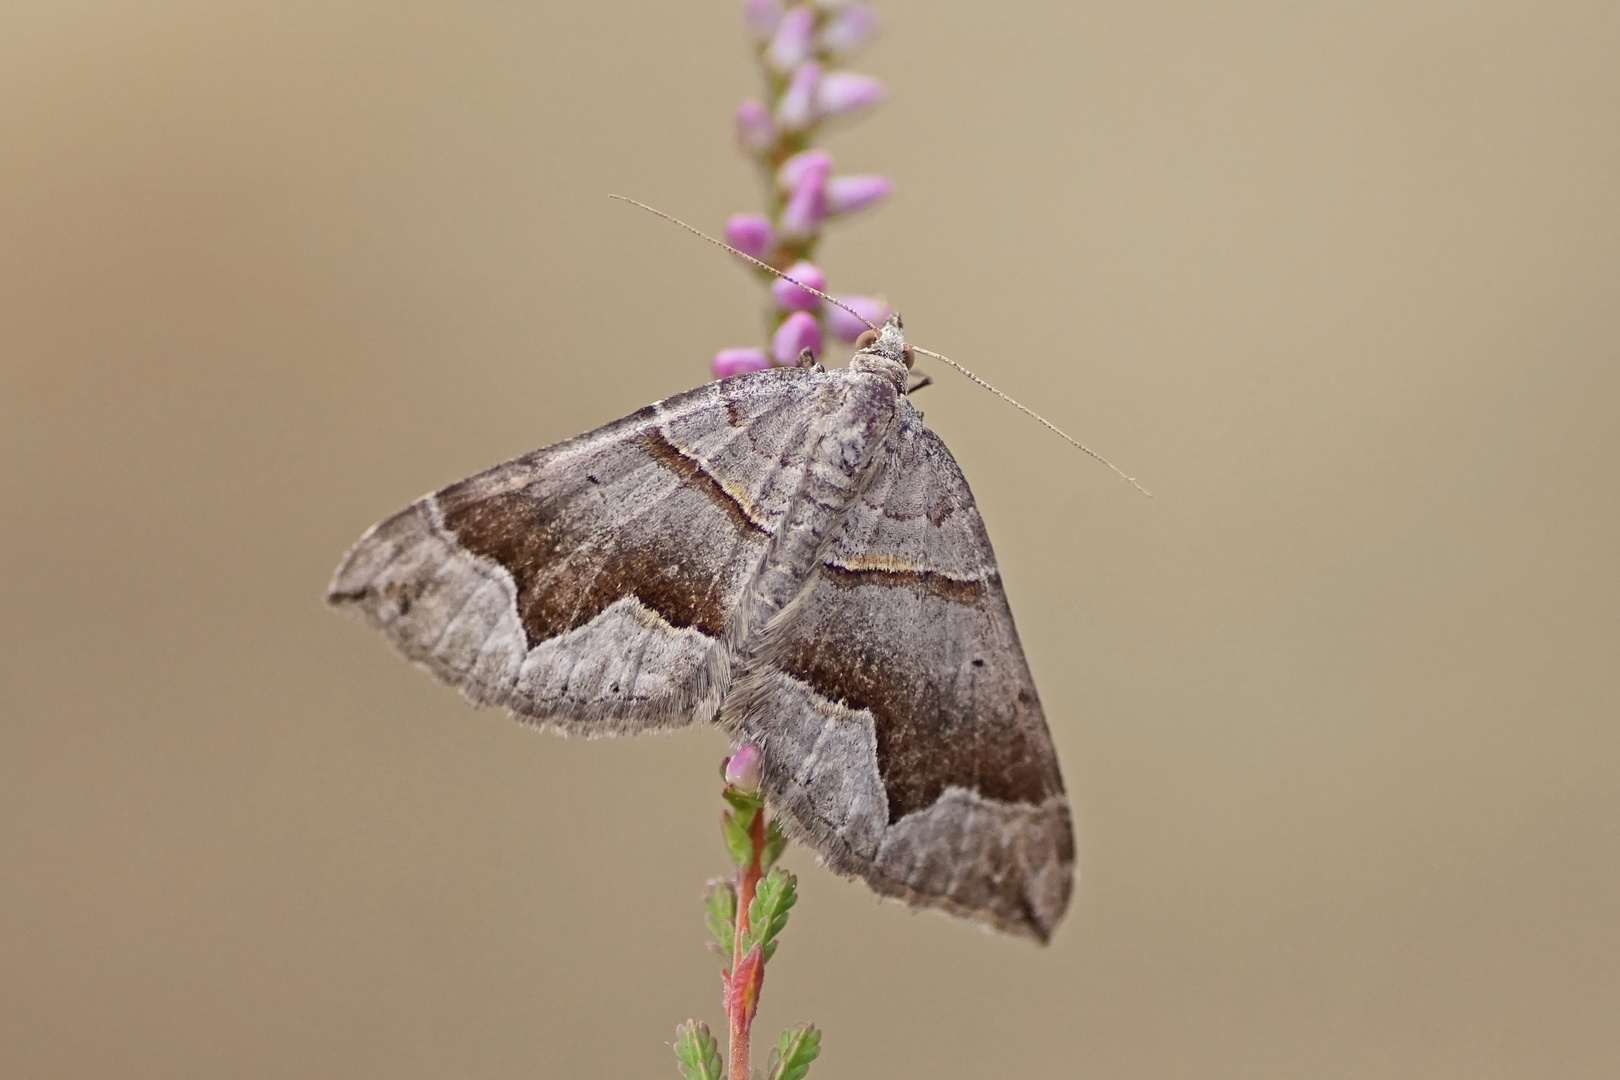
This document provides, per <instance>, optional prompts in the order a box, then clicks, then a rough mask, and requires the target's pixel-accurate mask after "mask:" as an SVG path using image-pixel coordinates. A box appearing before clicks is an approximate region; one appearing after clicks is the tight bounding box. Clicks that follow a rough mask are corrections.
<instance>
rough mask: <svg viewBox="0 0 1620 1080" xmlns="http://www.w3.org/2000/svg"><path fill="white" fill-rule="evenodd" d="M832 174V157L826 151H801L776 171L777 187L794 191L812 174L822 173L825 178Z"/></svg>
mask: <svg viewBox="0 0 1620 1080" xmlns="http://www.w3.org/2000/svg"><path fill="white" fill-rule="evenodd" d="M830 172H832V155H831V154H829V153H827V151H825V150H801V151H800V152H799V153H797V154H794V155H793V156H792V157H790V158H788V159H787V160H786V161H784V162H782V166H781V168H779V169H777V170H776V186H777V187H779V188H781V189H782V190H783V191H793V190H795V189H796V188H798V186H799V185H800V184H802V183H804V178H805V177H807V176H809V175H810V174H811V173H820V174H821V175H822V176H823V177H825V176H826V175H827V174H828V173H830Z"/></svg>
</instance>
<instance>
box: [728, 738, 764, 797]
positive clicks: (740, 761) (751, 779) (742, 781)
mask: <svg viewBox="0 0 1620 1080" xmlns="http://www.w3.org/2000/svg"><path fill="white" fill-rule="evenodd" d="M761 765H762V763H761V761H760V754H759V747H757V746H755V745H754V744H753V743H743V744H742V745H741V746H739V747H737V752H736V753H735V754H732V755H731V757H729V758H727V759H726V783H728V784H730V785H731V786H732V787H734V788H741V789H742V790H743V791H746V792H748V793H749V794H750V795H752V794H753V793H754V792H756V791H758V790H759V781H760V775H761V773H762V771H763V770H762V767H761Z"/></svg>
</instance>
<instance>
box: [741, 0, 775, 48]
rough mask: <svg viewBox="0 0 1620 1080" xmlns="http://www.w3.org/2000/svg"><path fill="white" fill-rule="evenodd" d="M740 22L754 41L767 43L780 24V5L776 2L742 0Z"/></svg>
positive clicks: (773, 0) (770, 0) (769, 0)
mask: <svg viewBox="0 0 1620 1080" xmlns="http://www.w3.org/2000/svg"><path fill="white" fill-rule="evenodd" d="M742 21H743V26H745V27H747V29H748V34H749V36H750V37H752V38H753V39H754V40H755V41H760V42H763V41H768V40H769V39H770V36H771V35H772V34H774V33H775V32H776V28H777V26H778V25H780V24H781V22H782V5H781V4H779V3H777V0H743V6H742Z"/></svg>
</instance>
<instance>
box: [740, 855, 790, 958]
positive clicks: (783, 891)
mask: <svg viewBox="0 0 1620 1080" xmlns="http://www.w3.org/2000/svg"><path fill="white" fill-rule="evenodd" d="M798 886H799V880H798V878H796V877H794V876H793V875H792V874H790V873H788V872H787V871H786V870H783V869H781V868H780V867H778V868H777V869H775V870H772V871H771V872H770V873H769V874H766V875H765V877H764V879H763V880H761V881H760V883H759V886H758V888H757V889H756V890H755V892H754V902H753V903H751V904H749V905H748V940H747V942H746V943H745V944H746V945H747V946H748V947H750V948H752V947H753V946H754V945H756V944H757V945H758V946H759V947H760V952H761V953H762V954H763V956H764V959H766V960H769V959H770V958H771V956H772V954H774V953H775V952H776V935H778V934H780V933H781V932H782V929H783V927H785V926H787V921H788V911H789V910H790V909H791V908H792V907H793V905H794V904H796V903H798V902H799V889H798Z"/></svg>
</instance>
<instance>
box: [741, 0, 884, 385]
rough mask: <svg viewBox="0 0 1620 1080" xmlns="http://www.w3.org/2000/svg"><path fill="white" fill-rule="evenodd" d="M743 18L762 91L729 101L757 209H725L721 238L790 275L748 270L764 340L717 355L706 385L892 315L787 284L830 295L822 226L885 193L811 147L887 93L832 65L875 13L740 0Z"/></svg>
mask: <svg viewBox="0 0 1620 1080" xmlns="http://www.w3.org/2000/svg"><path fill="white" fill-rule="evenodd" d="M742 17H743V25H744V26H745V28H746V29H747V31H748V33H749V35H750V37H751V38H752V40H753V44H754V48H755V54H756V57H757V59H758V62H759V67H760V71H761V73H762V75H763V76H764V85H765V93H764V95H763V100H761V99H756V98H750V99H749V100H747V101H744V102H743V103H742V104H740V105H738V106H737V113H736V128H737V145H738V146H739V147H740V148H741V150H742V152H743V153H744V154H746V155H747V156H748V157H749V158H750V159H751V160H753V161H754V163H755V164H756V165H757V166H758V167H759V171H760V176H761V178H762V180H763V181H764V186H765V211H764V213H744V214H733V215H732V216H731V218H730V219H729V220H727V222H726V228H725V238H726V242H727V243H729V244H730V245H731V246H732V247H734V248H736V249H737V250H738V251H741V252H744V253H745V254H748V255H751V256H753V257H754V258H756V259H759V260H760V261H761V262H764V263H767V264H769V265H770V266H771V267H773V268H775V269H776V270H778V271H780V272H781V273H783V274H785V275H787V277H788V278H791V279H793V280H792V281H788V280H783V279H782V278H778V277H775V276H774V275H772V274H771V273H770V271H768V270H764V269H761V268H759V267H755V268H753V272H754V273H755V274H756V275H757V276H758V278H759V280H760V282H761V284H763V285H764V286H765V287H766V288H767V289H768V290H769V293H770V298H771V299H770V305H769V313H768V315H767V325H766V330H767V333H766V337H767V339H768V344H767V345H766V346H765V347H763V348H760V347H754V346H747V347H737V348H729V349H721V350H720V351H719V352H718V353H716V354H715V357H714V376H715V378H724V377H725V376H727V375H736V374H739V373H741V372H744V371H758V370H760V369H762V368H767V367H773V366H779V365H791V364H794V363H797V362H798V358H799V354H800V353H801V352H802V351H803V350H805V349H809V350H810V352H811V353H812V354H820V352H821V349H822V343H823V342H824V341H825V340H827V339H828V338H836V339H838V340H841V341H845V342H854V341H855V339H856V338H857V337H859V336H860V334H861V332H862V331H864V330H866V329H867V328H868V327H869V326H871V325H873V324H878V325H881V324H882V322H883V320H884V319H887V318H888V317H889V305H888V304H887V302H885V301H884V300H883V299H882V298H880V297H875V296H861V295H852V294H841V293H831V295H833V296H834V297H835V298H836V299H838V300H839V301H841V302H842V303H844V304H846V305H848V307H849V308H851V309H853V312H854V313H852V312H851V311H848V310H844V309H843V308H839V307H836V306H834V305H832V304H828V303H825V302H824V301H823V300H822V299H821V298H820V297H818V296H816V295H814V294H813V293H810V292H807V291H806V290H804V289H801V288H799V287H798V285H795V284H794V282H795V281H796V282H799V283H802V284H804V285H808V286H810V287H811V288H812V289H816V290H818V291H821V292H830V290H829V289H828V287H827V276H826V274H825V273H823V272H822V270H821V268H820V267H819V266H817V265H816V263H815V261H814V259H815V253H816V247H817V245H818V244H819V243H820V241H821V235H822V230H823V228H824V227H825V226H826V225H827V224H828V223H829V222H833V221H837V220H840V219H842V218H846V217H848V216H849V215H851V214H854V213H856V212H858V211H860V210H863V209H865V208H867V207H869V206H872V205H874V204H875V203H878V202H881V201H882V200H883V199H885V198H887V197H888V195H889V192H890V191H891V190H892V189H893V184H892V183H891V181H890V180H889V178H888V177H886V176H878V175H871V174H865V175H843V174H837V173H834V172H833V158H832V155H831V154H830V153H828V152H827V151H826V150H824V149H820V148H818V147H816V146H815V145H814V143H815V139H816V137H817V136H818V135H819V134H820V133H821V132H822V130H823V129H824V127H825V126H826V125H827V124H829V123H834V122H841V121H847V120H849V119H852V118H855V117H858V116H859V115H861V114H863V113H865V112H867V111H869V110H870V109H871V108H872V107H873V106H875V105H877V104H878V103H879V102H881V101H882V100H883V98H884V95H885V90H884V87H883V83H882V82H880V81H879V80H877V79H876V78H873V77H872V76H870V75H862V74H859V73H858V72H853V71H846V70H843V69H842V68H841V67H840V65H841V64H843V63H844V62H846V61H847V60H848V59H849V58H850V57H851V56H853V55H854V54H855V53H857V52H859V51H860V49H861V48H862V47H863V46H865V45H866V44H867V42H869V41H870V40H871V38H872V35H873V34H874V33H875V32H876V30H877V16H876V14H875V13H874V12H873V11H872V9H871V8H869V7H867V6H865V5H863V4H859V3H850V2H842V0H820V2H811V0H801V2H799V3H794V4H789V5H786V6H784V5H783V4H782V3H781V2H780V0H744V2H743V7H742ZM855 313H858V314H855ZM863 319H864V321H863Z"/></svg>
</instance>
